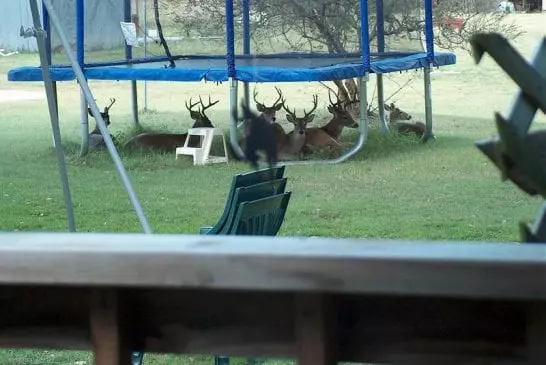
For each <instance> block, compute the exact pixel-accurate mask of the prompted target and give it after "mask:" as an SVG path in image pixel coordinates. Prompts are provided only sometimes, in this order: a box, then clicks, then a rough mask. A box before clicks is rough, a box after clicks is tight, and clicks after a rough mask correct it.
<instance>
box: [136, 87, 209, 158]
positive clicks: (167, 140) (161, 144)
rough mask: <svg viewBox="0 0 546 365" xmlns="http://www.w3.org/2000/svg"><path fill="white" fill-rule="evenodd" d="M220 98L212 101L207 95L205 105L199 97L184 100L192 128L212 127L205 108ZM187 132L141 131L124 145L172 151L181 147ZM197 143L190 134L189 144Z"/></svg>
mask: <svg viewBox="0 0 546 365" xmlns="http://www.w3.org/2000/svg"><path fill="white" fill-rule="evenodd" d="M219 101H220V100H217V101H215V102H212V101H211V99H210V96H209V104H208V105H206V106H205V104H203V100H202V99H201V97H199V101H198V102H195V103H194V104H192V98H190V102H189V105H188V102H187V101H186V103H185V104H186V109H188V111H189V112H190V118H191V119H193V120H194V121H195V123H193V125H192V128H214V125H212V122H211V121H210V119H209V117H207V115H206V114H205V110H207V109H209V108H210V107H212V106H214V105H216V104H217V103H218V102H219ZM197 104H201V109H200V110H193V108H194V107H195V106H196V105H197ZM187 137H188V133H141V134H138V135H136V136H134V137H133V138H131V139H130V140H129V141H127V143H126V144H125V146H131V147H140V148H154V149H158V150H161V151H166V152H173V151H174V150H176V148H177V147H181V146H183V145H184V143H185V142H186V138H187ZM198 144H199V136H190V141H189V142H188V145H189V146H192V147H195V146H197V145H198Z"/></svg>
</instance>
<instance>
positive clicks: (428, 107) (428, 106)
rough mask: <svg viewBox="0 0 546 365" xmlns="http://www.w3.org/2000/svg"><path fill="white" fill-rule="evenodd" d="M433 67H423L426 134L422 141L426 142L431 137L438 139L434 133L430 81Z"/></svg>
mask: <svg viewBox="0 0 546 365" xmlns="http://www.w3.org/2000/svg"><path fill="white" fill-rule="evenodd" d="M431 70H432V68H431V67H430V65H429V66H427V67H425V68H424V69H423V72H424V76H425V77H424V80H425V127H426V128H425V129H426V130H425V134H423V137H422V141H423V142H426V141H428V140H429V139H436V137H435V136H434V134H433V133H432V90H431V85H430V84H431V83H430V71H431Z"/></svg>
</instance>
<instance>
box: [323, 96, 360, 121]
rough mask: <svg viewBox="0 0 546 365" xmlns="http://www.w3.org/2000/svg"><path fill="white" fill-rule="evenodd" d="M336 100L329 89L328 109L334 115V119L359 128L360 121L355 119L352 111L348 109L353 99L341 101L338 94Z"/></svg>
mask: <svg viewBox="0 0 546 365" xmlns="http://www.w3.org/2000/svg"><path fill="white" fill-rule="evenodd" d="M336 98H337V99H336V101H335V102H334V101H333V100H332V97H331V92H330V90H328V100H329V101H330V105H328V111H329V112H330V113H331V114H332V115H333V119H332V120H335V121H336V122H337V123H339V124H340V125H341V126H343V127H348V128H358V123H357V122H356V121H355V120H354V118H353V116H352V115H351V113H350V112H349V111H348V110H347V105H349V104H350V103H353V101H345V102H343V101H341V100H340V99H339V96H338V95H336Z"/></svg>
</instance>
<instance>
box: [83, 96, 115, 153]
mask: <svg viewBox="0 0 546 365" xmlns="http://www.w3.org/2000/svg"><path fill="white" fill-rule="evenodd" d="M115 102H116V99H115V98H110V105H108V106H106V107H104V111H103V112H100V115H101V117H102V119H103V120H104V123H105V124H106V127H108V126H109V125H110V108H111V107H112V105H114V103H115ZM87 113H89V115H90V116H91V117H93V118H94V117H95V116H94V115H93V112H92V111H91V108H89V107H87ZM110 137H112V135H110ZM112 139H113V137H112ZM99 147H106V143H105V142H104V138H103V137H102V134H101V133H100V129H99V125H98V124H97V121H96V120H95V129H93V130H92V131H91V133H89V148H99Z"/></svg>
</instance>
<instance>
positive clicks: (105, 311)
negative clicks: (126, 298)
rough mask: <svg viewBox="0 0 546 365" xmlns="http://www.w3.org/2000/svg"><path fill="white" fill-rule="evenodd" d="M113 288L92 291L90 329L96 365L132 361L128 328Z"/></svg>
mask: <svg viewBox="0 0 546 365" xmlns="http://www.w3.org/2000/svg"><path fill="white" fill-rule="evenodd" d="M118 300H119V298H118V293H117V292H116V291H115V290H113V289H94V290H92V291H91V293H90V300H89V302H90V303H89V304H90V329H91V342H92V344H93V353H94V357H95V365H127V364H130V361H131V350H130V349H129V347H128V339H127V338H126V337H125V336H126V335H127V333H126V332H127V330H126V329H125V328H124V323H123V321H122V313H121V310H120V308H119V303H118Z"/></svg>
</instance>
